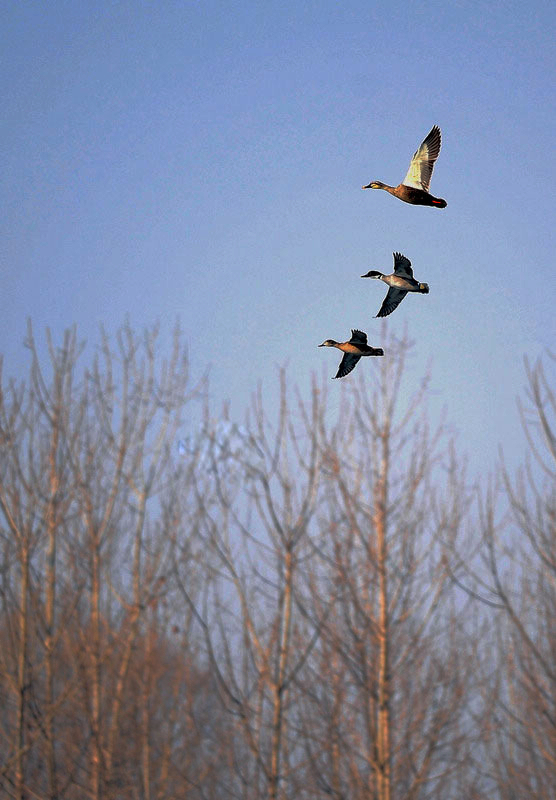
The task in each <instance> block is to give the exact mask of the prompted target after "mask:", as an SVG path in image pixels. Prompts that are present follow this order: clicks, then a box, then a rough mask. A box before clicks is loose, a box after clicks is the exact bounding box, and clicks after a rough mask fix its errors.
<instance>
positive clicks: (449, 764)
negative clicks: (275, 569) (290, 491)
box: [300, 339, 474, 800]
mask: <svg viewBox="0 0 556 800" xmlns="http://www.w3.org/2000/svg"><path fill="white" fill-rule="evenodd" d="M386 349H387V346H386V345H385V350H386ZM387 352H388V355H389V358H388V359H386V358H385V359H384V362H383V363H381V364H380V366H379V368H378V369H377V370H376V371H375V373H374V375H373V381H372V382H368V383H365V384H363V383H359V384H355V385H354V387H353V389H352V390H350V391H349V395H350V396H349V399H348V397H345V398H344V402H343V404H342V413H341V417H340V420H339V422H338V424H337V425H336V426H334V427H330V428H329V429H328V430H322V431H321V441H322V447H323V472H324V475H325V478H324V480H325V481H326V489H325V491H324V497H325V500H324V503H323V504H322V505H321V507H320V508H319V522H320V525H321V526H322V529H323V530H324V531H325V532H326V533H325V536H324V541H326V545H325V546H324V548H323V555H324V558H325V561H326V564H327V572H326V575H325V579H324V583H323V582H322V581H321V582H320V586H318V588H317V590H316V592H315V594H314V600H315V603H316V604H319V603H322V599H320V598H322V597H326V596H327V594H330V593H335V594H336V595H337V602H336V604H335V607H334V612H333V614H332V615H331V616H330V618H329V620H328V621H327V624H326V625H325V628H324V632H323V636H322V637H321V638H320V640H319V642H318V644H317V651H316V652H315V655H314V657H313V658H312V659H311V663H310V668H309V669H308V670H307V673H306V675H305V676H304V677H305V689H306V699H305V701H304V713H303V715H302V717H301V721H300V724H301V726H302V731H303V735H304V737H305V742H306V750H307V756H308V759H309V763H310V765H311V769H312V773H313V781H314V782H315V783H316V785H317V786H318V787H319V788H320V791H321V792H322V794H323V796H324V795H332V796H334V797H338V798H344V797H345V798H348V797H349V798H358V797H359V798H369V797H370V798H376V799H377V800H388V798H391V797H396V798H398V797H400V798H401V797H403V798H425V797H436V796H438V792H439V786H442V791H441V794H442V796H443V797H450V796H454V797H455V796H458V795H456V794H455V793H454V792H453V791H452V776H453V775H454V774H455V773H457V772H458V770H460V771H461V769H462V765H463V764H464V762H465V760H466V758H467V750H468V748H469V746H470V740H469V736H468V734H469V728H468V725H467V722H466V703H467V701H468V697H469V692H470V686H471V682H470V678H471V674H472V670H473V658H474V654H473V646H472V645H471V644H469V643H468V642H466V640H465V637H464V635H463V625H462V611H463V609H462V608H461V607H460V606H458V604H457V603H456V602H455V598H454V594H453V592H452V591H451V586H450V583H449V581H448V573H447V571H446V569H445V564H444V558H443V549H442V547H441V543H442V541H443V540H445V539H450V538H452V537H453V536H455V535H456V533H457V530H458V527H459V525H460V522H461V519H462V517H463V515H464V513H465V512H464V502H465V497H466V492H465V484H464V479H463V476H461V475H459V474H458V473H457V471H456V468H457V467H458V465H457V463H455V461H454V458H455V457H454V454H453V450H452V448H451V447H450V446H449V445H450V440H449V438H448V437H447V436H446V435H445V433H444V431H443V430H442V427H437V428H434V429H432V430H431V428H430V425H429V423H428V419H427V415H426V403H425V400H426V393H427V380H426V379H425V380H424V382H423V384H422V385H421V387H420V389H419V390H418V391H417V393H408V392H407V389H406V386H405V384H404V382H403V377H404V368H405V363H406V358H408V357H410V354H411V345H410V343H409V342H408V341H407V340H406V339H405V340H403V341H401V342H395V341H394V340H390V341H389V342H388V349H387ZM368 385H370V386H371V387H372V388H371V389H367V388H366V387H367V386H368ZM347 394H348V392H346V395H347ZM327 587H328V589H327ZM319 595H320V596H319ZM307 796H310V793H308V795H307Z"/></svg>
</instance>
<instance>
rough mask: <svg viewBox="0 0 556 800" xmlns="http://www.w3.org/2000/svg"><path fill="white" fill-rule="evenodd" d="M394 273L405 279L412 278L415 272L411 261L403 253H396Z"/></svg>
mask: <svg viewBox="0 0 556 800" xmlns="http://www.w3.org/2000/svg"><path fill="white" fill-rule="evenodd" d="M394 272H395V273H396V275H400V276H402V277H404V278H412V277H413V270H412V269H411V261H410V260H409V258H406V257H405V256H403V255H402V254H401V253H394Z"/></svg>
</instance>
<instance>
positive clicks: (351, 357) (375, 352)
mask: <svg viewBox="0 0 556 800" xmlns="http://www.w3.org/2000/svg"><path fill="white" fill-rule="evenodd" d="M319 347H337V348H338V350H341V351H342V352H343V353H344V357H343V358H342V360H341V361H340V366H339V367H338V372H337V373H336V375H334V377H335V378H343V377H344V376H345V375H347V374H348V373H349V372H351V370H352V369H353V368H354V367H355V365H356V364H357V362H358V361H359V359H360V358H361V356H383V355H384V350H383V349H382V347H370V346H369V345H368V344H367V334H366V333H363V331H357V330H352V331H351V339H350V340H349V342H336V341H334V339H326V340H325V341H324V342H323V343H322V344H319Z"/></svg>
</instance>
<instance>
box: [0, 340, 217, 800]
mask: <svg viewBox="0 0 556 800" xmlns="http://www.w3.org/2000/svg"><path fill="white" fill-rule="evenodd" d="M156 339H157V332H156V330H151V331H147V332H145V335H144V336H143V337H139V336H136V335H135V334H134V333H133V332H132V331H131V330H130V329H129V328H127V327H126V328H123V329H122V330H121V331H120V332H119V333H118V335H117V337H116V348H115V350H113V349H112V347H111V343H110V341H109V340H108V338H107V337H106V336H104V337H103V339H102V344H101V348H100V352H99V354H98V356H97V357H96V358H95V359H94V361H93V365H92V367H91V368H90V369H83V368H82V367H81V364H80V361H79V357H80V353H81V347H80V346H79V345H78V344H77V340H76V334H75V331H70V332H68V333H67V334H66V336H65V337H64V341H63V344H62V346H61V347H60V348H56V347H55V346H54V345H53V344H52V342H51V341H50V340H48V344H49V355H50V362H49V369H48V371H49V372H50V375H48V374H47V369H46V368H43V367H41V366H40V359H39V355H38V348H37V346H36V344H35V340H34V337H33V334H32V331H31V329H29V336H28V341H27V345H28V347H29V349H30V352H31V370H30V378H29V382H28V383H27V385H24V384H23V385H21V386H17V385H16V384H14V383H8V385H7V386H6V387H5V386H4V385H2V390H1V391H2V393H1V396H0V448H1V451H2V453H1V455H2V458H1V459H0V461H1V467H0V470H1V472H0V512H1V515H2V527H1V529H0V532H1V536H2V547H3V556H4V558H3V570H2V585H1V588H2V595H1V600H2V604H3V612H4V613H3V616H2V626H1V630H0V635H1V639H2V642H3V646H2V648H1V652H2V661H1V662H0V668H1V674H0V680H1V683H2V687H3V690H4V692H5V695H6V699H7V702H6V706H5V709H4V710H3V713H2V717H1V722H0V725H1V733H2V737H1V739H0V752H1V767H0V776H1V778H2V781H3V787H4V790H5V792H6V793H7V794H8V795H9V796H13V797H16V798H18V800H22V798H24V797H28V796H36V797H48V798H57V797H79V798H81V797H83V796H89V797H92V798H100V797H102V798H110V797H128V796H129V797H134V796H136V793H137V792H138V791H140V792H141V794H142V796H143V797H161V798H162V797H165V796H167V795H165V793H164V792H165V789H164V786H165V785H167V784H168V781H169V774H170V772H171V770H170V761H171V758H172V756H173V755H174V751H173V749H172V747H179V746H182V744H183V742H181V741H180V742H177V740H176V738H175V736H174V734H172V738H171V739H170V742H166V744H165V745H163V744H162V741H163V737H162V736H161V735H159V734H158V733H157V737H156V746H154V740H153V726H154V725H155V724H157V722H155V720H159V716H158V715H157V714H155V713H153V711H152V709H153V700H152V696H151V695H152V692H151V690H152V689H153V687H154V683H153V682H154V680H155V677H154V676H156V675H161V674H162V672H161V670H163V668H164V667H163V664H164V661H163V660H160V658H159V656H160V657H161V655H162V653H170V652H172V653H175V655H174V656H173V657H172V659H170V661H171V664H172V666H171V667H170V666H168V670H169V673H170V674H172V673H173V674H174V675H175V676H178V675H179V674H180V673H179V670H178V666H177V665H178V660H179V659H178V657H177V652H178V651H177V650H176V644H175V641H174V640H175V636H173V634H172V631H173V629H174V628H175V627H176V623H175V621H172V620H171V615H170V614H169V612H168V613H166V614H165V616H164V619H165V620H166V622H167V624H166V626H163V625H162V624H161V617H160V614H159V613H158V610H159V609H160V608H162V607H163V604H164V603H166V602H167V599H168V597H169V596H170V595H171V586H170V584H169V581H168V580H167V578H168V576H169V574H170V573H171V563H170V558H171V556H172V551H171V542H172V535H173V534H172V532H171V531H170V530H169V529H170V528H172V527H173V528H174V529H175V528H176V527H178V526H179V525H180V522H179V520H177V519H176V517H175V513H174V512H173V510H172V508H171V503H170V500H169V498H171V497H172V496H175V495H176V493H177V491H178V488H177V487H178V484H179V485H183V483H184V480H185V478H184V475H185V473H184V471H183V469H182V468H181V465H180V464H177V463H176V458H175V457H174V455H173V454H174V453H175V445H176V441H177V432H178V429H179V426H180V425H181V422H182V419H183V416H182V414H183V409H184V407H185V405H186V403H187V402H188V401H189V400H190V399H191V395H192V393H193V394H194V393H195V390H191V391H190V390H188V371H187V360H186V354H185V351H184V348H183V346H182V345H181V342H180V339H179V335H178V334H176V338H175V341H174V347H173V350H172V351H171V354H170V358H169V359H168V361H165V362H162V361H157V359H156V350H155V346H156ZM167 533H168V534H171V535H167V536H166V535H165V534H167ZM173 613H175V611H174V612H173ZM191 646H192V642H191ZM181 667H183V669H184V670H186V669H187V670H189V673H190V674H191V675H198V676H202V675H203V674H206V675H208V673H206V670H205V668H204V667H203V666H202V664H199V665H195V664H194V655H193V650H190V649H188V650H186V651H185V652H181ZM161 680H162V679H161ZM203 680H204V679H203ZM170 682H171V683H173V685H174V686H175V687H176V691H182V692H183V682H182V681H181V680H178V678H177V677H173V678H171V680H170ZM132 685H135V686H140V691H139V693H138V698H139V700H138V701H137V700H136V701H135V702H131V701H130V699H131V693H130V687H131V686H132ZM187 691H189V689H187ZM187 691H186V694H187ZM165 697H166V700H164V701H163V699H162V696H161V697H160V705H161V707H164V704H166V707H167V708H168V707H170V706H171V702H170V700H169V699H168V694H167V693H166V694H165ZM132 720H135V723H137V724H136V725H135V724H132ZM203 724H204V723H203ZM130 731H132V733H133V736H132V738H133V741H134V742H138V743H139V744H138V748H139V749H138V750H137V748H136V747H135V748H134V747H131V748H129V747H127V748H126V733H127V734H128V735H129V733H130ZM190 740H191V737H190ZM171 743H172V744H171ZM159 748H160V749H162V750H163V752H164V756H163V757H162V758H160V757H159V753H158V751H159ZM126 752H127V753H128V754H130V753H133V756H134V758H135V757H136V756H137V753H139V763H140V765H141V767H140V769H139V770H136V769H135V767H134V766H132V764H133V765H134V764H135V762H134V761H133V762H130V761H129V760H127V761H126V757H125V754H126ZM159 769H160V770H161V771H162V772H164V771H165V773H166V777H165V778H164V777H161V775H160V774H159ZM185 778H187V776H185ZM185 778H184V779H185ZM165 782H166V784H165ZM139 787H140V789H139ZM153 787H155V788H154V790H153ZM172 796H177V795H176V794H175V793H174V794H172Z"/></svg>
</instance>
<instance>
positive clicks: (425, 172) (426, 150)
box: [403, 125, 441, 192]
mask: <svg viewBox="0 0 556 800" xmlns="http://www.w3.org/2000/svg"><path fill="white" fill-rule="evenodd" d="M440 145H441V134H440V128H439V127H438V125H433V127H432V128H431V131H430V133H429V134H428V136H427V137H426V138H425V140H424V141H423V143H422V145H421V147H420V148H419V149H418V150H417V152H416V153H414V154H413V158H412V159H411V163H410V165H409V169H408V170H407V175H406V176H405V178H404V179H403V183H404V185H405V186H412V187H413V188H414V189H423V191H425V192H428V191H429V186H430V182H431V176H432V171H433V169H434V162H435V161H436V159H437V158H438V154H439V153H440Z"/></svg>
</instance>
